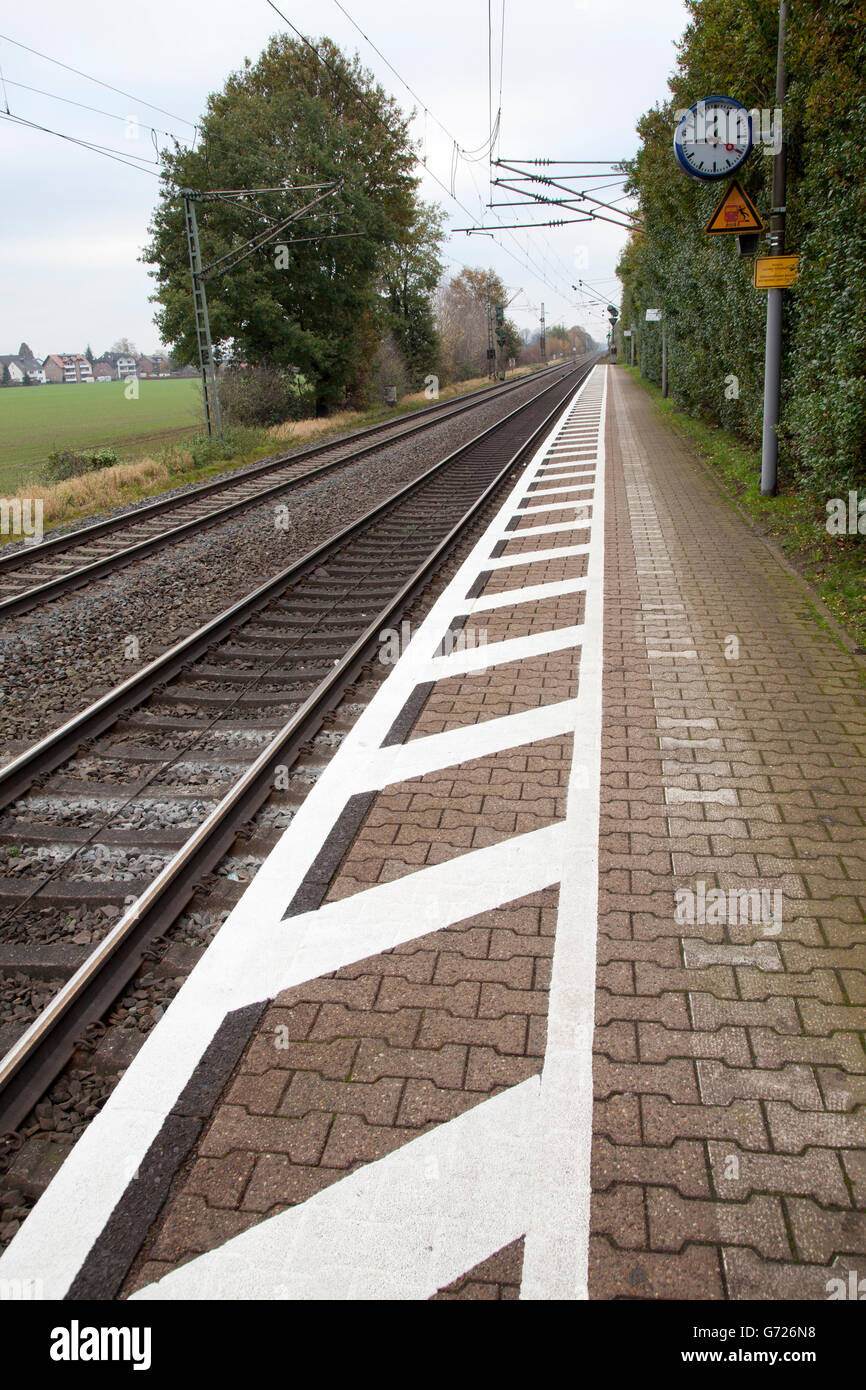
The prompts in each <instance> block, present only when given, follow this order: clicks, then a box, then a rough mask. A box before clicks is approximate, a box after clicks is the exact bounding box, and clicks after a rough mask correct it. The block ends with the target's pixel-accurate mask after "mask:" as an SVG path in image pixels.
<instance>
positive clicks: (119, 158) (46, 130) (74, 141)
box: [0, 111, 161, 179]
mask: <svg viewBox="0 0 866 1390" xmlns="http://www.w3.org/2000/svg"><path fill="white" fill-rule="evenodd" d="M0 120H2V121H13V122H14V123H15V124H16V125H20V126H26V127H28V128H29V129H30V130H39V131H41V132H42V133H43V134H45V135H55V136H57V138H58V140H67V141H68V142H69V143H70V144H71V145H80V146H81V147H82V148H83V149H86V150H91V151H92V152H93V153H94V154H101V155H103V156H104V158H106V159H113V160H114V161H115V163H117V164H125V165H126V167H127V168H128V169H137V170H138V171H139V173H142V174H148V175H150V177H151V178H154V179H158V178H160V177H161V175H160V174H158V173H156V171H155V170H153V169H149V168H144V165H145V164H148V165H150V164H153V163H155V161H154V160H152V159H146V160H145V159H142V157H141V156H140V155H134V154H129V155H121V154H120V153H112V152H111V150H110V149H109V148H108V147H107V146H102V145H97V144H95V143H94V142H92V141H90V140H81V139H79V138H78V137H77V136H75V135H66V134H65V133H64V132H63V131H61V130H52V129H51V128H50V126H45V125H40V124H39V122H38V121H28V120H25V119H24V117H23V116H13V115H11V114H9V115H7V114H6V112H4V111H0ZM132 160H139V161H140V162H139V163H135V164H133V163H132V162H131V161H132Z"/></svg>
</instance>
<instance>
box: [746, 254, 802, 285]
mask: <svg viewBox="0 0 866 1390" xmlns="http://www.w3.org/2000/svg"><path fill="white" fill-rule="evenodd" d="M799 278H800V257H799V256H759V257H758V258H757V260H756V261H755V289H756V290H786V289H787V288H788V286H789V285H796V283H797V281H798V280H799Z"/></svg>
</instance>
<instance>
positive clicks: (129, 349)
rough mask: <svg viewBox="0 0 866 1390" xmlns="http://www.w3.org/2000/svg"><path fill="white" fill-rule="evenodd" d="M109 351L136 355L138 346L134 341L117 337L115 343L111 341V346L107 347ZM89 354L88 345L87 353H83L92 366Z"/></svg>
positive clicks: (128, 355)
mask: <svg viewBox="0 0 866 1390" xmlns="http://www.w3.org/2000/svg"><path fill="white" fill-rule="evenodd" d="M109 352H119V353H122V354H123V356H124V357H137V356H138V348H137V347H136V346H135V343H131V342H130V341H129V339H128V338H118V340H117V342H116V343H112V345H111V347H110V348H109ZM89 354H90V347H89V345H88V349H87V353H86V354H85V356H86V357H87V359H88V361H89V362H90V364H91V366H92V365H93V359H92V357H90V355H89Z"/></svg>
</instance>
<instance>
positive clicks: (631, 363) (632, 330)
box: [629, 324, 634, 367]
mask: <svg viewBox="0 0 866 1390" xmlns="http://www.w3.org/2000/svg"><path fill="white" fill-rule="evenodd" d="M629 346H630V347H631V362H630V363H629V366H632V367H633V366H634V324H632V326H631V338H630V339H629Z"/></svg>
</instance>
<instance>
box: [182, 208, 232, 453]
mask: <svg viewBox="0 0 866 1390" xmlns="http://www.w3.org/2000/svg"><path fill="white" fill-rule="evenodd" d="M183 210H184V218H185V221H186V238H187V243H188V245H189V265H190V270H191V271H192V298H193V306H194V309H195V333H196V339H197V341H198V362H199V369H200V371H201V386H202V395H203V397H204V414H205V423H206V425H207V433H208V438H209V439H210V438H212V437H213V433H214V428H216V433H217V437H218V438H219V439H222V437H223V427H222V420H221V419H220V403H219V395H218V392H217V381H216V365H215V362H214V354H213V343H212V342H211V336H210V319H209V318H208V312H207V292H206V291H205V287H204V275H203V273H202V264H201V247H200V246H199V240H198V220H197V218H196V215H195V201H194V195H193V194H192V193H191V192H190V191H189V190H187V189H185V190H184V192H183Z"/></svg>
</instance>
